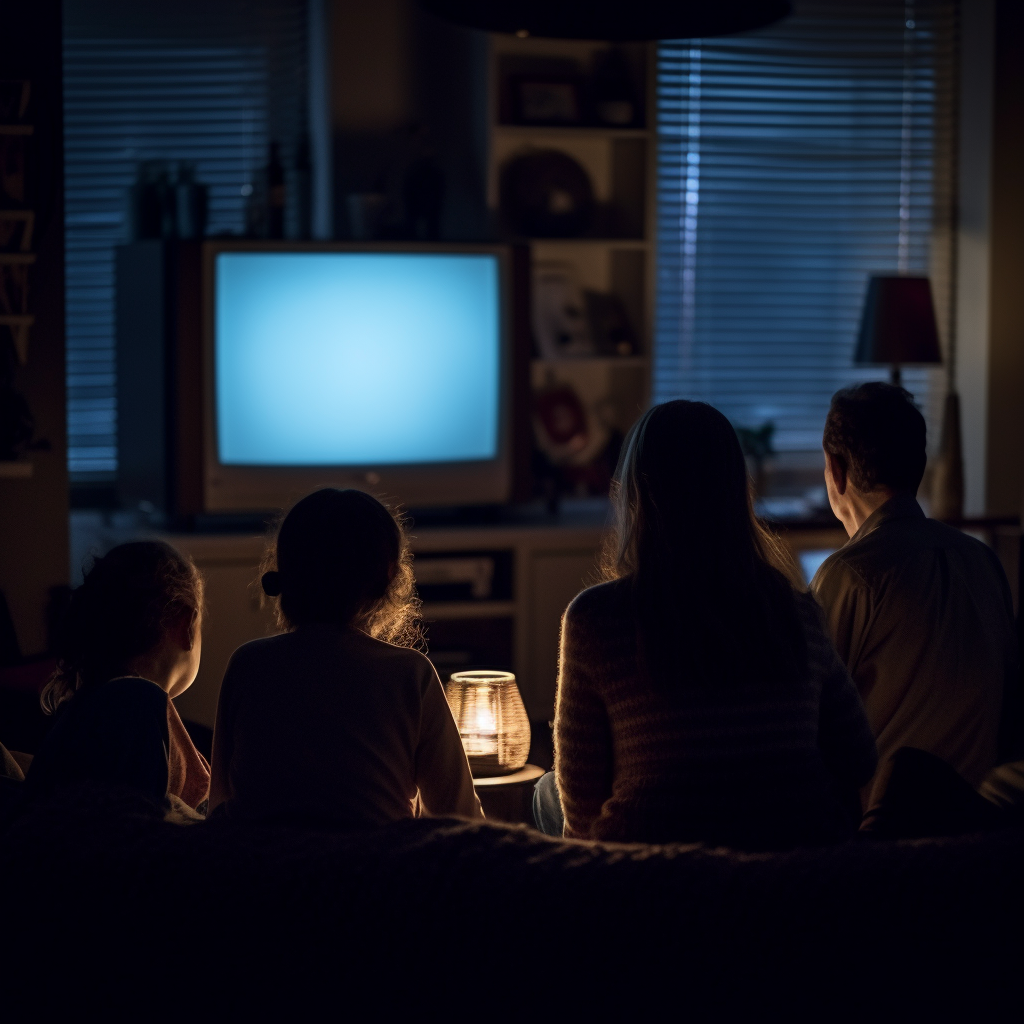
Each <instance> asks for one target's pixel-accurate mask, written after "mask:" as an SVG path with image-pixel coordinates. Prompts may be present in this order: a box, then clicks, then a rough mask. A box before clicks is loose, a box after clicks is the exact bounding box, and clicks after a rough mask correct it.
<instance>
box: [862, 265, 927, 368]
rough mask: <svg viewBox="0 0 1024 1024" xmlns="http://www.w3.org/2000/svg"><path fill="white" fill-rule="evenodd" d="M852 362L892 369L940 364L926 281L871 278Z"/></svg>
mask: <svg viewBox="0 0 1024 1024" xmlns="http://www.w3.org/2000/svg"><path fill="white" fill-rule="evenodd" d="M853 361H854V362H855V363H857V364H859V365H865V364H869V365H870V364H877V363H888V364H890V365H893V366H900V365H907V364H908V363H918V364H927V363H941V362H942V353H941V351H940V349H939V331H938V327H937V326H936V323H935V305H934V303H933V302H932V286H931V282H930V281H929V280H928V278H927V277H905V276H898V277H897V276H892V277H882V276H875V277H872V278H871V280H870V281H869V282H868V293H867V297H866V298H865V299H864V312H863V314H862V316H861V321H860V336H859V337H858V339H857V353H856V355H855V356H854V359H853Z"/></svg>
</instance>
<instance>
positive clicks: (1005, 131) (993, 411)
mask: <svg viewBox="0 0 1024 1024" xmlns="http://www.w3.org/2000/svg"><path fill="white" fill-rule="evenodd" d="M994 57H995V60H994V82H993V102H992V179H991V181H992V184H991V188H992V197H991V204H992V205H991V211H992V219H991V241H990V250H989V252H990V259H991V278H990V283H989V332H990V336H989V354H988V355H989V357H988V452H987V459H986V469H985V472H986V478H985V479H986V487H985V490H986V494H987V499H988V511H989V513H990V514H992V515H1011V514H1012V515H1019V514H1020V512H1021V498H1022V494H1024V5H1022V4H1021V3H1020V2H1019V0H997V3H996V5H995V48H994Z"/></svg>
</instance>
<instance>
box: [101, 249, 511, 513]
mask: <svg viewBox="0 0 1024 1024" xmlns="http://www.w3.org/2000/svg"><path fill="white" fill-rule="evenodd" d="M147 246H148V247H149V248H148V249H147V248H146V247H147ZM150 250H152V252H150ZM521 262H522V254H521V253H519V252H518V250H515V249H513V248H511V247H508V246H502V245H487V244H426V243H397V242H396V243H362V244H345V243H295V242H252V241H241V240H228V239H225V240H211V241H207V242H203V243H192V245H191V247H190V245H189V243H135V244H134V245H132V246H125V247H122V251H121V252H120V253H119V262H118V345H119V359H120V358H121V357H120V350H121V349H124V352H125V360H127V363H126V362H125V360H121V362H122V364H123V365H121V366H119V370H120V373H119V376H123V380H122V381H121V383H119V392H120V404H121V406H123V409H124V415H123V417H122V418H123V420H124V424H123V429H122V430H120V431H119V433H120V443H121V447H122V449H123V456H122V462H123V464H124V466H123V472H122V474H121V475H122V493H123V494H126V495H127V500H128V503H129V504H133V503H135V500H136V499H137V497H138V495H136V494H135V493H134V492H136V491H140V487H139V486H136V484H137V482H138V481H137V480H136V479H135V477H137V476H138V475H139V473H138V472H135V471H134V470H133V469H132V466H133V465H135V466H137V467H138V468H139V472H141V473H142V475H143V476H145V475H146V474H149V476H153V470H152V465H153V463H154V461H155V459H156V456H157V453H158V451H159V452H161V453H163V455H165V456H166V458H167V462H168V465H167V467H166V470H167V471H166V472H165V474H164V477H165V483H164V485H163V492H162V494H163V497H162V498H161V499H159V500H153V501H152V502H151V503H152V504H154V505H157V506H161V507H164V508H166V509H167V510H168V511H169V512H170V513H171V514H172V517H174V516H175V514H177V515H176V517H177V518H181V516H182V515H186V516H187V515H188V514H190V513H191V514H214V515H216V514H247V513H259V512H266V511H270V510H275V509H281V508H286V507H288V506H289V505H290V504H292V503H293V502H294V501H295V500H297V499H298V498H299V497H301V496H302V495H303V494H306V493H308V492H309V491H311V490H314V489H315V488H317V487H321V486H337V487H358V488H362V489H364V490H368V491H370V492H372V493H375V494H378V495H382V496H385V497H389V498H391V499H393V500H396V501H398V502H400V503H402V504H404V505H406V506H408V507H413V508H418V507H427V506H466V505H484V504H488V505H489V504H501V503H504V502H506V501H508V500H510V498H511V497H512V496H513V486H514V480H513V470H514V462H515V449H516V447H517V446H516V443H515V441H516V438H515V434H516V429H515V428H514V422H513V420H514V413H515V412H516V409H517V407H518V406H520V405H522V404H523V403H522V400H521V398H517V399H516V400H514V395H513V391H514V390H515V389H516V388H517V387H519V386H520V385H517V384H516V375H517V369H516V366H517V352H518V351H519V350H520V349H521V348H522V344H521V341H520V342H519V343H517V342H516V335H517V332H518V333H521V329H520V328H519V327H517V323H518V321H519V320H522V319H524V318H523V317H522V316H516V315H515V309H516V308H518V307H519V306H522V305H523V301H522V299H520V298H517V297H516V293H517V291H518V290H520V285H519V284H518V283H517V282H520V281H521V280H523V279H525V276H526V275H525V274H523V273H521V268H520V270H517V269H516V268H517V266H518V264H519V263H521ZM148 264H153V266H152V268H151V269H150V270H148V271H147V270H145V267H146V266H147V265H148ZM157 264H159V266H158V265H157ZM157 280H158V281H159V282H160V283H159V285H157V286H153V285H152V281H157ZM146 281H150V282H151V284H150V286H149V287H148V289H147V287H144V286H143V285H145V282H146ZM154 287H160V288H163V290H164V292H165V293H166V292H168V291H169V292H171V293H173V294H172V295H171V296H170V297H167V296H166V295H165V306H166V307H167V315H166V316H164V318H163V319H164V331H163V333H164V336H165V345H164V347H165V351H164V352H163V354H162V355H161V354H156V355H153V354H152V353H151V357H150V359H149V363H150V364H151V368H152V367H156V366H158V365H159V366H162V367H163V368H164V371H165V373H166V376H167V380H166V381H165V382H164V386H163V387H162V388H161V387H160V386H153V385H152V384H151V383H147V382H146V379H145V373H141V376H140V372H141V371H140V369H139V366H135V367H134V368H133V367H132V365H130V364H131V363H132V360H134V361H135V363H137V364H138V363H139V360H140V353H141V352H143V351H145V350H147V347H148V348H150V349H151V348H152V343H151V341H150V340H149V339H150V338H151V337H152V335H153V331H152V330H147V329H146V328H145V322H146V321H145V317H147V316H149V317H150V319H151V320H152V319H153V317H152V314H151V312H150V311H151V308H152V303H149V302H147V301H146V296H147V294H149V292H151V291H153V289H154ZM122 292H124V295H123V296H122ZM133 317H134V319H133ZM122 321H123V322H122ZM133 324H134V325H135V326H134V328H133ZM133 330H134V334H133ZM527 358H528V355H527ZM519 361H520V362H521V359H520V360H519ZM140 365H141V364H140ZM520 375H523V374H520ZM158 392H160V393H162V395H163V400H164V403H165V405H166V406H167V415H166V416H165V417H164V420H163V422H164V424H165V427H166V429H165V430H164V438H163V442H162V443H161V442H158V441H156V440H154V439H153V435H154V434H156V433H159V430H158V429H157V428H156V427H153V429H146V427H145V424H146V423H147V422H148V421H152V422H153V423H155V422H156V421H157V420H158V419H159V416H158V414H157V413H156V412H155V411H154V409H153V406H154V405H155V404H156V402H155V396H156V394H157V393H158ZM147 417H148V421H147ZM520 418H521V417H520ZM135 449H138V451H135ZM133 452H134V454H133ZM147 459H148V461H147ZM133 473H134V476H133ZM142 489H143V490H145V488H142ZM149 489H150V490H154V489H155V490H159V488H154V487H152V486H151V487H150V488H149Z"/></svg>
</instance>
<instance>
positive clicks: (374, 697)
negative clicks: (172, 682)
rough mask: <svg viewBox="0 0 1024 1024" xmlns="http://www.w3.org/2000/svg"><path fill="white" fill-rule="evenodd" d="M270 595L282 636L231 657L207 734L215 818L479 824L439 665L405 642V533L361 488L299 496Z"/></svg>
mask: <svg viewBox="0 0 1024 1024" xmlns="http://www.w3.org/2000/svg"><path fill="white" fill-rule="evenodd" d="M275 554H276V568H274V569H271V570H270V571H268V572H265V573H264V574H263V577H262V585H263V590H264V592H265V593H266V594H268V595H269V596H271V597H276V598H278V600H279V617H280V621H281V623H282V624H283V625H284V626H286V627H287V631H286V632H284V633H280V634H278V635H277V636H272V637H267V638H266V639H262V640H254V641H252V642H251V643H248V644H245V645H243V646H242V647H240V648H239V649H238V650H237V651H235V653H234V655H233V656H232V658H231V662H230V664H229V665H228V668H227V672H226V673H225V676H224V683H223V686H222V687H221V693H220V703H219V705H218V708H217V725H216V729H215V731H214V739H213V779H212V784H211V791H210V807H211V810H212V809H213V808H216V807H221V808H222V813H226V814H229V815H232V816H238V817H248V818H253V817H261V818H267V817H278V818H282V817H291V818H298V819H304V820H310V819H319V820H326V821H330V822H333V823H339V824H345V825H351V826H356V827H360V826H362V827H367V826H376V825H384V824H386V823H388V822H391V821H395V820H398V819H401V818H409V817H413V816H416V815H420V814H422V815H435V816H436V815H461V816H463V817H467V818H481V817H483V812H482V810H481V809H480V802H479V800H478V799H477V797H476V794H475V792H474V790H473V779H472V776H471V774H470V770H469V762H468V761H467V759H466V754H465V751H464V750H463V747H462V742H461V740H460V738H459V732H458V728H457V727H456V725H455V721H454V719H453V718H452V714H451V711H450V710H449V708H448V703H447V701H446V699H445V696H444V691H443V689H442V688H441V683H440V680H439V679H438V677H437V673H436V672H435V671H434V667H433V665H431V663H430V662H429V661H428V660H427V659H426V658H425V657H424V656H423V655H422V654H420V653H419V652H418V651H416V650H413V649H412V648H411V646H409V645H410V644H412V643H415V642H416V640H417V639H418V637H419V633H418V629H417V627H416V625H415V619H416V613H417V610H418V602H417V600H416V598H415V596H414V593H415V592H414V588H413V579H412V568H411V556H410V554H409V550H408V543H407V540H406V537H405V533H404V531H403V529H402V526H401V524H400V523H399V522H398V521H397V520H396V518H395V517H394V516H393V515H392V514H391V513H390V512H389V511H388V509H387V508H385V507H384V505H382V504H381V503H380V502H379V501H377V500H376V499H375V498H372V497H371V496H370V495H368V494H364V493H363V492H361V491H355V490H336V489H334V488H325V489H323V490H320V491H316V492H314V493H313V494H310V495H308V496H307V497H305V498H303V499H302V500H301V501H300V502H298V504H296V505H295V507H294V508H293V509H292V510H291V511H290V512H289V513H288V515H287V516H286V517H285V520H284V522H283V523H282V524H281V528H280V530H279V532H278V535H277V542H276V552H275Z"/></svg>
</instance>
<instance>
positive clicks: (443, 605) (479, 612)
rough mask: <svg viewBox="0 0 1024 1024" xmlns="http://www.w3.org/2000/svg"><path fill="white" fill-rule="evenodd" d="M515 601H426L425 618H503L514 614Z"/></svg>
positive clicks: (424, 604)
mask: <svg viewBox="0 0 1024 1024" xmlns="http://www.w3.org/2000/svg"><path fill="white" fill-rule="evenodd" d="M515 613H516V605H515V602H514V601H424V602H423V618H424V619H428V620H429V619H501V618H509V617H512V616H514V615H515Z"/></svg>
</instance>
